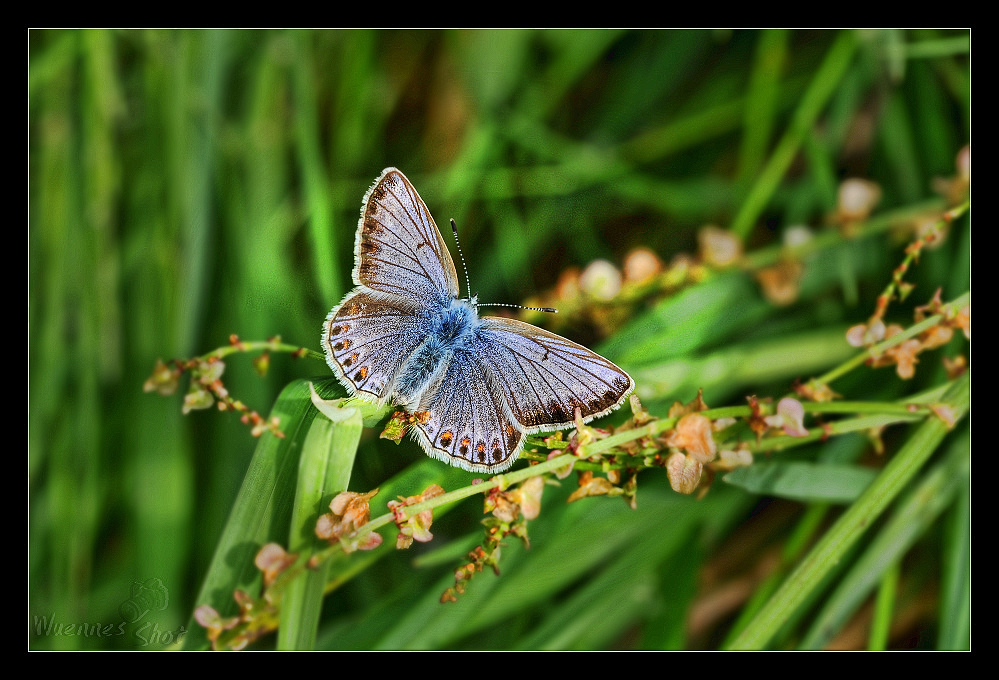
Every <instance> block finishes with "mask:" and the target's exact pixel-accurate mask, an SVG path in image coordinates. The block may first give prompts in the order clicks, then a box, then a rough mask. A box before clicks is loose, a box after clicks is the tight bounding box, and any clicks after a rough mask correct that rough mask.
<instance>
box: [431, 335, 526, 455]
mask: <svg viewBox="0 0 999 680" xmlns="http://www.w3.org/2000/svg"><path fill="white" fill-rule="evenodd" d="M416 416H417V419H416V420H417V423H416V426H415V427H414V428H413V433H414V434H415V436H416V439H417V441H419V442H420V445H421V446H423V449H424V450H425V451H426V452H427V453H428V454H429V455H431V456H433V457H434V458H437V459H439V460H443V461H445V462H447V463H450V464H451V465H456V466H458V467H461V468H464V469H466V470H470V471H472V472H489V473H495V472H501V471H503V470H505V469H506V468H508V467H510V466H511V465H513V463H514V461H516V460H517V456H518V455H520V451H521V449H522V448H523V446H524V434H523V432H522V431H521V428H520V426H519V425H517V423H516V422H515V421H514V420H513V419H512V418H511V417H510V413H509V410H508V409H507V407H506V404H505V400H504V398H503V393H502V392H500V391H499V390H497V389H496V386H495V385H493V384H491V382H490V380H489V371H488V365H487V364H486V362H485V360H484V358H483V357H482V356H480V355H479V354H478V353H477V352H475V351H468V350H458V351H455V352H454V354H453V355H452V356H451V359H450V362H449V363H448V366H447V369H446V370H445V371H444V372H443V374H442V376H441V379H440V381H439V383H438V384H437V385H435V386H434V388H433V389H431V390H428V391H427V394H426V395H425V396H424V399H423V402H422V403H421V404H420V406H419V409H418V410H417V412H416Z"/></svg>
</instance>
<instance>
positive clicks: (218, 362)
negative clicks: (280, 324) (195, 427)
mask: <svg viewBox="0 0 999 680" xmlns="http://www.w3.org/2000/svg"><path fill="white" fill-rule="evenodd" d="M279 343H280V338H272V339H271V340H268V341H267V343H253V344H254V345H258V344H263V345H264V346H265V347H269V346H275V347H276V346H278V345H279ZM229 345H230V346H229V347H228V348H224V350H225V351H229V352H232V351H237V352H246V351H250V348H249V347H248V346H247V344H246V343H243V342H242V341H241V340H240V339H239V338H238V337H237V336H235V335H231V336H230V337H229ZM223 353H224V351H223V350H216V351H214V352H211V353H209V354H206V355H205V356H203V357H195V358H194V359H188V360H179V359H175V360H173V361H172V362H170V364H166V363H164V362H163V360H162V359H157V360H156V365H155V366H154V367H153V372H152V374H151V375H150V376H149V378H148V379H147V380H146V382H145V383H144V384H143V386H142V389H143V391H145V392H156V393H157V394H160V395H162V396H169V395H171V394H174V393H175V392H176V391H177V387H178V386H179V384H180V377H181V375H183V374H184V373H190V374H191V382H190V386H189V387H188V391H187V394H185V395H184V404H183V406H182V407H181V412H182V413H183V414H184V415H187V414H188V413H190V412H191V411H199V410H203V409H207V408H211V407H212V406H214V405H216V404H217V405H218V409H219V410H220V411H236V412H238V413H240V414H241V415H240V420H241V421H242V423H243V424H244V425H249V426H250V432H251V434H252V435H253V436H254V437H259V436H260V435H262V434H263V433H264V432H270V433H271V434H273V435H274V436H275V437H284V432H282V431H281V428H280V422H279V421H278V419H277V418H271V419H270V420H267V419H266V418H264V417H263V416H261V415H260V414H259V413H257V412H256V411H252V410H250V409H249V408H248V407H247V406H246V404H244V403H243V402H241V401H239V400H237V399H233V398H232V396H231V395H230V394H229V390H228V389H226V387H225V385H224V384H223V382H222V374H223V373H224V372H225V362H223V361H222V358H221V355H222V354H223ZM297 354H298V355H301V352H300V351H299V352H297ZM269 365H270V355H269V353H268V352H267V351H266V350H265V351H264V352H263V353H262V354H260V355H259V356H257V357H256V358H255V359H254V360H253V366H254V368H255V369H256V370H257V372H258V373H260V374H261V375H264V374H266V372H267V368H268V366H269Z"/></svg>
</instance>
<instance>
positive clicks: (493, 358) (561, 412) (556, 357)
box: [476, 317, 635, 432]
mask: <svg viewBox="0 0 999 680" xmlns="http://www.w3.org/2000/svg"><path fill="white" fill-rule="evenodd" d="M481 322H482V323H481V326H480V330H479V333H477V334H476V338H477V347H478V352H479V354H480V355H481V356H482V357H483V361H484V362H485V363H486V365H487V366H488V367H489V372H490V374H491V376H492V378H493V380H494V381H495V383H496V385H497V386H498V387H499V388H500V389H501V390H502V392H503V395H504V397H505V398H506V402H507V405H508V406H509V409H510V413H511V415H512V416H513V417H514V418H515V419H516V420H517V421H518V422H519V423H520V424H521V426H522V427H523V429H524V430H525V431H526V432H540V431H543V430H546V429H560V428H565V427H568V426H570V425H572V423H573V422H574V419H575V411H576V409H577V408H578V409H579V410H580V413H581V415H582V417H583V420H584V421H590V420H592V419H593V418H596V417H599V416H602V415H605V414H607V413H609V412H611V411H613V410H614V409H616V408H617V407H618V406H620V405H621V402H622V401H623V399H624V397H625V396H627V395H628V393H629V392H631V390H633V389H634V387H635V383H634V381H633V380H632V379H631V377H630V376H629V375H628V374H627V373H625V372H624V371H622V370H621V369H620V368H618V367H617V366H615V365H614V364H613V363H611V362H610V361H608V360H607V359H604V358H603V357H602V356H600V355H599V354H597V353H596V352H593V351H592V350H589V349H587V348H586V347H583V346H582V345H577V344H576V343H574V342H571V341H569V340H566V339H565V338H563V337H561V336H559V335H555V334H554V333H549V332H548V331H545V330H542V329H540V328H537V327H536V326H532V325H530V324H527V323H523V322H521V321H517V320H514V319H502V318H497V317H486V318H484V319H482V320H481Z"/></svg>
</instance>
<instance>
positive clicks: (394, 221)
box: [354, 168, 458, 306]
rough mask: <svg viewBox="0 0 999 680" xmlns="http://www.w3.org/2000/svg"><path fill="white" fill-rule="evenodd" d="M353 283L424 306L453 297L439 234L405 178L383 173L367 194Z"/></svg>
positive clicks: (454, 286) (453, 276)
mask: <svg viewBox="0 0 999 680" xmlns="http://www.w3.org/2000/svg"><path fill="white" fill-rule="evenodd" d="M355 257H356V260H357V264H356V266H355V267H354V281H355V282H356V283H358V284H361V285H365V286H367V287H369V288H371V289H372V290H376V291H379V292H382V293H387V294H390V295H398V296H400V297H403V298H406V299H407V300H411V301H413V302H414V303H415V304H418V305H421V306H424V305H428V304H433V305H446V304H447V303H448V302H450V300H451V298H453V297H456V296H457V295H458V275H457V273H456V272H455V269H454V262H453V261H452V260H451V255H450V254H448V251H447V247H446V246H445V244H444V239H443V238H442V237H441V233H440V230H439V229H437V225H436V224H435V223H434V218H433V217H431V216H430V211H429V210H427V206H426V204H425V203H424V202H423V199H421V198H420V195H419V194H418V193H416V189H415V188H413V185H412V184H410V183H409V180H408V179H406V176H405V175H403V174H402V173H401V172H399V171H398V170H396V169H395V168H387V169H385V170H384V171H383V172H382V174H381V176H380V177H379V178H378V179H377V180H376V181H375V183H374V185H373V186H372V187H371V189H369V190H368V193H367V195H366V196H365V199H364V206H363V208H362V211H361V219H360V223H359V224H358V230H357V240H356V243H355Z"/></svg>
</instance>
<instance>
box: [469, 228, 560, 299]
mask: <svg viewBox="0 0 999 680" xmlns="http://www.w3.org/2000/svg"><path fill="white" fill-rule="evenodd" d="M451 231H453V232H454V243H455V245H457V246H458V255H459V257H461V267H462V269H464V270H465V286H466V290H468V297H469V299H471V297H472V284H471V283H470V282H469V280H468V266H467V265H466V264H465V254H464V253H462V252H461V241H459V240H458V225H457V224H455V223H454V218H453V217H452V218H451ZM475 306H476V307H514V308H516V309H530V310H533V311H535V312H549V313H551V314H558V310H557V309H555V308H554V307H525V306H523V305H511V304H507V303H505V302H479V303H477V304H476V305H475Z"/></svg>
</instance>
